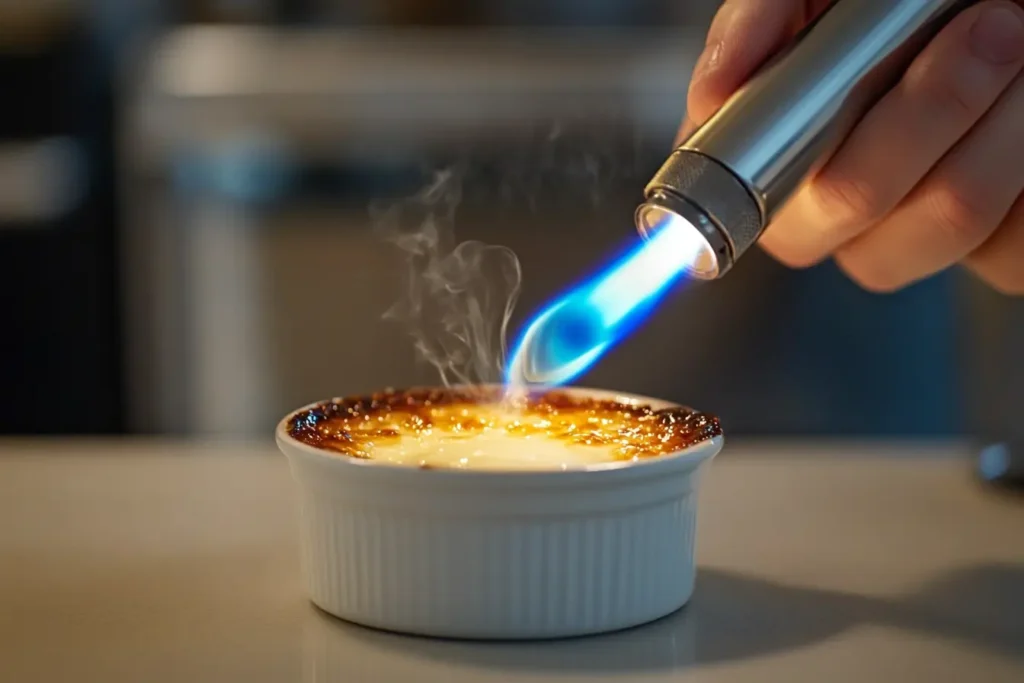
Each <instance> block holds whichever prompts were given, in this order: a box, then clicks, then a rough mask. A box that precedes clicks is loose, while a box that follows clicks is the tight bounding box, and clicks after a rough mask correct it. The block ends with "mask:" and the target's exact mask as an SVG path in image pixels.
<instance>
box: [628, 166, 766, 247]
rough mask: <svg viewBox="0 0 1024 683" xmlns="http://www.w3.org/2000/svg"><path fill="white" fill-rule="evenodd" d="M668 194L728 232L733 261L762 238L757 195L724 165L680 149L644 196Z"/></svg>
mask: <svg viewBox="0 0 1024 683" xmlns="http://www.w3.org/2000/svg"><path fill="white" fill-rule="evenodd" d="M659 191H660V192H668V193H672V194H676V195H679V196H681V197H684V198H685V199H686V200H688V201H689V202H691V203H692V204H695V205H696V206H698V207H699V208H700V209H701V210H702V211H704V212H705V213H707V215H708V217H709V218H711V219H712V220H713V221H714V222H715V223H717V224H718V226H719V227H720V228H721V229H722V231H723V232H724V233H725V237H726V239H727V240H728V242H729V243H730V245H731V246H732V251H733V261H735V260H737V259H739V257H740V256H741V255H742V254H743V252H745V251H746V250H747V249H748V248H750V246H751V245H752V244H754V242H756V241H757V238H758V237H760V236H761V231H762V230H763V228H764V221H763V217H762V213H761V207H760V205H759V204H758V202H757V200H756V199H755V198H754V195H753V194H751V192H750V191H749V190H748V189H747V188H746V186H745V185H744V184H743V183H742V182H740V180H739V179H738V178H737V177H736V176H735V175H733V174H732V172H731V171H729V170H728V169H727V168H726V167H725V166H723V165H722V164H720V163H718V162H717V161H715V160H713V159H711V158H710V157H707V156H704V155H703V154H701V153H700V152H694V151H692V150H687V149H677V150H676V151H675V152H673V153H672V155H671V156H670V157H669V158H668V160H667V161H666V162H665V163H664V164H663V165H662V167H661V168H660V169H659V170H658V172H657V173H655V174H654V177H653V178H652V179H651V182H650V183H648V185H647V189H646V190H645V194H646V195H647V196H648V197H651V196H652V195H653V194H655V193H657V192H659Z"/></svg>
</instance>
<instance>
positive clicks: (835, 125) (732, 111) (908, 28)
mask: <svg viewBox="0 0 1024 683" xmlns="http://www.w3.org/2000/svg"><path fill="white" fill-rule="evenodd" d="M970 4H972V0H839V1H838V2H836V3H834V4H833V6H832V7H831V8H829V9H828V10H827V11H826V12H825V13H824V14H823V15H822V16H821V17H819V18H818V20H817V21H815V22H814V23H813V24H812V25H810V26H809V27H807V29H805V30H804V31H803V32H802V33H801V34H800V36H799V37H798V38H797V39H796V40H795V41H794V42H793V44H792V45H791V46H790V47H789V48H787V49H786V50H785V51H784V52H783V53H782V54H780V55H779V56H778V57H776V58H775V59H773V60H772V61H771V62H770V63H769V64H768V65H767V66H766V67H765V68H764V69H763V70H762V71H761V72H760V73H759V74H758V75H756V76H755V77H754V78H752V79H751V80H750V81H749V82H748V83H747V84H746V85H745V86H744V87H743V88H741V89H740V90H739V91H738V92H737V93H736V94H735V95H734V96H733V97H732V98H731V99H730V100H729V101H728V102H727V103H726V104H725V105H724V106H723V107H722V109H721V110H719V111H718V113H716V114H715V115H714V116H713V117H712V118H711V119H710V120H709V121H707V122H706V123H705V124H704V125H703V126H702V127H701V128H699V129H698V130H697V131H696V132H694V134H693V135H692V136H691V137H690V138H689V139H687V140H686V141H685V142H684V143H683V144H682V145H681V148H682V149H683V150H689V151H695V152H700V153H701V154H704V155H706V156H708V157H710V158H712V159H714V160H716V161H718V162H719V163H720V164H722V165H723V166H725V167H726V168H728V169H729V170H730V171H731V172H732V173H733V174H734V175H735V177H736V178H737V179H738V180H739V181H741V182H742V183H743V184H744V185H746V187H747V188H748V190H749V191H750V192H751V193H752V195H753V196H754V197H755V199H756V200H757V202H758V204H759V205H760V207H761V210H762V214H763V215H762V226H761V228H762V229H763V228H764V227H765V226H767V224H768V223H769V222H771V219H772V217H773V216H774V215H775V213H776V212H777V211H778V210H779V208H781V206H782V205H783V204H784V203H785V202H786V200H787V199H788V198H789V197H790V196H791V195H792V194H793V192H794V191H795V190H796V189H797V188H798V187H799V186H800V184H801V183H802V182H803V181H804V180H805V179H806V178H807V177H808V176H809V175H810V174H812V173H813V172H814V171H815V170H817V169H818V168H820V166H821V165H822V164H823V163H824V162H825V161H827V160H828V158H829V156H831V154H832V153H833V152H834V151H835V150H836V148H837V147H838V146H839V144H840V143H841V142H842V140H843V139H844V138H845V137H846V135H847V134H848V133H849V132H850V130H851V129H852V128H853V126H854V125H855V124H856V123H857V121H858V120H859V119H860V117H861V116H862V115H863V114H864V113H865V111H866V110H867V108H868V107H870V106H871V105H872V104H873V103H874V102H875V101H877V99H878V98H879V97H880V96H881V94H883V93H884V92H885V91H886V90H887V89H888V88H889V87H890V86H891V85H892V84H893V83H894V82H895V80H896V79H898V78H899V76H900V74H901V72H902V70H903V69H904V68H905V67H906V66H907V65H908V64H909V62H910V61H911V60H912V59H913V57H914V56H915V55H916V54H917V53H918V52H919V51H920V50H921V48H922V47H923V46H924V45H925V44H926V43H927V41H928V40H929V39H930V38H931V37H933V36H934V35H935V34H936V33H937V32H938V31H939V30H940V29H941V28H942V26H944V25H945V24H946V23H947V22H948V21H949V19H950V18H951V17H952V16H954V15H955V13H956V12H957V11H959V10H961V9H963V8H964V7H966V6H968V5H970ZM689 163H691V160H690V159H689V158H688V157H686V156H679V155H678V154H677V155H675V156H674V157H673V158H672V159H670V160H669V162H668V163H667V164H666V166H671V165H673V164H684V165H685V164H689ZM669 172H670V171H669V170H668V169H666V168H663V169H662V171H661V172H659V175H666V174H668V173H669ZM682 175H683V176H684V177H686V176H687V173H683V174H682ZM678 190H679V192H680V193H681V194H682V195H683V196H685V197H687V198H688V199H690V201H692V202H693V203H695V204H697V205H698V206H700V207H702V208H704V207H705V205H706V204H707V203H709V202H714V201H720V200H717V199H716V198H715V197H711V196H708V195H706V194H705V190H703V189H699V190H698V189H690V188H685V187H684V188H678ZM648 191H649V192H650V191H652V189H651V188H649V189H648ZM723 229H724V230H725V231H726V232H727V233H730V235H731V234H732V231H733V230H734V226H733V225H730V224H725V225H723ZM756 236H757V235H754V239H756ZM730 241H731V242H733V243H735V244H736V256H737V257H738V256H739V255H740V254H742V252H743V251H744V249H745V248H746V247H747V246H749V242H752V241H754V240H753V239H751V237H750V235H749V231H744V232H743V234H742V236H741V237H736V236H731V237H730ZM723 272H724V271H723Z"/></svg>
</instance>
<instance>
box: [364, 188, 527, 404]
mask: <svg viewBox="0 0 1024 683" xmlns="http://www.w3.org/2000/svg"><path fill="white" fill-rule="evenodd" d="M462 175H463V173H462V171H461V170H460V169H457V168H451V169H448V170H445V171H441V172H439V173H437V174H436V175H435V177H434V179H433V181H432V182H431V183H430V184H429V185H428V186H427V187H426V188H425V189H423V190H422V191H420V192H419V193H417V194H416V195H414V196H412V197H409V198H407V199H404V200H400V201H398V202H394V203H391V204H389V205H388V206H387V207H386V208H385V209H383V210H375V211H373V214H374V219H375V230H376V232H377V233H378V234H380V235H381V236H382V237H383V238H384V239H386V240H388V241H389V242H391V243H392V244H394V245H396V246H397V247H398V248H399V249H401V250H402V251H403V252H404V253H405V255H406V263H407V266H408V268H407V272H406V281H405V290H404V293H403V294H402V296H401V298H400V299H399V300H398V301H397V302H396V303H395V304H394V305H393V306H392V307H391V308H390V309H389V310H388V311H387V312H386V313H385V314H384V317H385V319H388V320H393V321H396V322H398V323H400V324H402V325H403V326H405V327H406V329H407V330H408V331H409V334H410V335H411V336H412V338H413V340H414V343H415V348H416V353H417V354H418V356H419V357H420V358H422V359H423V360H425V361H427V362H428V363H430V364H431V365H433V366H434V367H435V368H437V371H438V373H440V375H441V381H442V382H443V383H444V385H445V386H451V385H453V384H473V385H475V384H491V383H500V382H501V381H502V377H503V374H504V366H505V355H506V351H507V349H506V346H505V337H506V328H507V327H508V322H509V318H510V317H511V315H512V309H513V308H514V307H515V303H516V299H517V298H518V296H519V285H520V281H521V278H522V273H521V270H520V266H519V259H518V258H517V257H516V255H515V253H514V252H513V251H512V250H510V249H508V248H506V247H501V246H491V245H487V244H483V243H481V242H477V241H468V242H462V243H461V244H457V243H456V241H455V232H454V218H455V210H456V208H457V207H458V204H459V202H460V200H461V199H462V181H463V178H462Z"/></svg>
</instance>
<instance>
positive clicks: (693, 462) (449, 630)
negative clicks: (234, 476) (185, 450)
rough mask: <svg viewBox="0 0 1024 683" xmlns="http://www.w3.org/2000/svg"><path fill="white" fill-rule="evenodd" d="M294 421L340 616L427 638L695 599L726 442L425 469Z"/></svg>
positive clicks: (516, 633)
mask: <svg viewBox="0 0 1024 683" xmlns="http://www.w3.org/2000/svg"><path fill="white" fill-rule="evenodd" d="M566 391H570V392H572V393H574V394H576V395H583V396H593V397H600V398H615V399H616V400H620V401H629V402H640V403H646V404H649V405H652V406H654V407H655V408H665V407H669V406H671V405H673V404H670V403H667V402H665V401H659V400H656V399H649V398H645V397H641V396H633V395H628V394H618V393H614V392H608V391H597V390H590V389H567V390H566ZM301 410H305V409H301ZM296 412H300V411H296ZM290 418H291V416H289V417H287V418H285V419H284V420H282V422H281V424H280V425H278V428H277V443H278V445H279V446H280V448H281V450H282V452H283V453H284V454H285V455H286V456H287V457H288V460H289V463H290V465H291V471H292V475H293V476H294V478H295V481H296V482H297V484H298V491H299V500H300V502H301V511H302V515H301V526H302V529H301V531H302V552H303V565H304V571H305V573H306V577H307V581H308V586H309V591H310V597H311V599H312V601H313V602H314V603H315V604H316V605H317V606H319V607H320V608H321V609H323V610H325V611H326V612H329V613H331V614H334V615H335V616H338V617H341V618H342V619H345V620H348V621H353V622H356V623H360V624H363V625H366V626H373V627H377V628H382V629H387V630H392V631H401V632H406V633H415V634H421V635H431V636H445V637H455V638H478V639H527V638H530V639H532V638H556V637H567V636H578V635H585V634H591V633H600V632H605V631H612V630H617V629H622V628H627V627H630V626H637V625H639V624H643V623H646V622H648V621H653V620H655V619H658V618H660V617H663V616H665V615H667V614H670V613H672V612H674V611H676V610H678V609H679V608H680V607H682V606H683V605H684V604H686V602H687V601H688V600H689V599H690V595H691V593H692V592H693V584H694V575H695V571H696V566H695V562H694V529H695V525H696V517H697V496H696V494H697V484H698V475H699V471H700V469H701V465H702V464H704V463H706V462H708V461H710V460H711V458H713V457H714V456H715V455H716V454H717V453H718V451H719V450H721V448H722V443H723V439H722V437H716V438H714V439H712V440H710V441H706V442H704V443H701V444H699V445H697V446H694V447H693V448H689V449H687V450H685V451H682V452H680V453H676V454H673V455H667V456H662V457H658V458H652V459H650V460H644V461H640V462H637V463H608V464H604V465H600V466H595V467H591V468H588V469H586V470H573V471H554V472H516V473H505V472H487V471H479V470H476V471H474V470H469V471H466V470H421V469H418V468H411V467H402V466H396V465H389V464H384V463H379V462H374V461H372V460H358V459H354V458H347V457H345V456H342V455H337V454H331V453H330V452H326V451H322V450H318V449H316V448H313V447H311V446H308V445H306V444H303V443H301V442H299V441H297V440H295V439H293V438H291V437H290V436H289V435H288V433H287V423H288V420H289V419H290Z"/></svg>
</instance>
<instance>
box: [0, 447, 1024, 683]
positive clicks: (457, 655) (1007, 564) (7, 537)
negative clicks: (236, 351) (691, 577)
mask: <svg viewBox="0 0 1024 683" xmlns="http://www.w3.org/2000/svg"><path fill="white" fill-rule="evenodd" d="M969 455H970V451H969V450H968V449H966V448H959V447H957V446H916V447H915V446H913V445H910V444H907V443H906V442H904V443H903V444H902V445H895V444H887V443H885V442H872V443H871V444H870V445H862V446H857V445H856V444H845V445H844V444H841V443H831V444H830V443H810V442H788V443H785V444H776V445H774V446H771V447H768V446H765V445H760V446H759V445H757V444H742V443H740V444H733V445H732V446H729V447H727V451H726V453H725V454H724V455H723V457H722V458H721V459H719V460H716V462H715V463H714V465H713V466H712V467H711V468H710V469H709V470H708V473H707V475H706V478H705V479H704V481H703V483H702V491H701V502H700V505H701V509H700V520H699V523H698V533H697V538H698V557H699V563H700V570H699V573H698V576H697V589H696V593H695V594H694V598H693V601H692V602H691V604H690V605H689V606H688V607H686V608H685V609H683V610H681V611H680V612H677V613H676V614H674V615H672V616H670V617H668V618H666V619H664V620H662V621H659V622H657V623H654V624H651V625H650V626H648V627H645V628H640V629H633V630H630V631H625V632H622V633H617V634H612V635H609V636H605V637H595V638H582V639H575V640H567V641H558V642H551V643H520V644H508V643H461V642H455V641H440V640H430V639H421V638H407V637H402V636H397V635H392V634H387V633H380V632H376V631H371V630H368V629H363V628H359V627H356V626H350V625H348V624H345V623H343V622H340V621H338V620H336V619H332V618H330V617H327V616H325V615H323V614H322V613H320V612H318V611H317V610H316V609H315V608H313V607H312V606H311V605H310V604H309V601H308V600H307V598H306V593H305V587H304V585H303V581H302V574H301V563H300V552H299V538H298V530H299V527H298V523H297V517H296V515H297V512H298V510H297V508H296V500H295V497H294V494H293V491H292V486H293V484H292V481H291V477H290V475H289V471H288V465H287V462H286V461H285V459H284V458H283V457H282V456H281V455H280V454H279V453H277V452H276V450H275V449H274V447H273V445H271V444H270V443H269V442H268V443H265V444H250V445H245V444H235V445H229V444H225V443H220V444H202V443H193V444H186V443H167V442H163V443H161V442H154V441H116V442H96V441H21V442H10V441H6V442H0V605H2V606H3V607H2V609H0V680H3V681H4V682H5V683H7V682H8V681H10V682H11V683H44V682H45V683H49V682H51V681H69V682H72V681H73V682H74V683H138V682H140V681H145V682H146V683H178V682H182V683H185V682H187V683H195V682H199V681H224V682H225V683H227V682H234V681H246V682H247V683H263V682H266V683H271V682H273V683H284V682H287V683H296V682H300V681H301V682H304V683H351V682H353V681H367V682H372V683H410V682H412V681H415V682H417V683H492V682H493V683H518V682H520V681H522V682H529V683H577V682H579V681H589V680H600V681H602V682H603V683H637V682H638V681H643V682H644V683H677V682H678V683H684V682H685V683H740V682H742V681H787V682H792V683H800V682H802V681H808V682H811V681H813V682H815V683H817V682H820V681H828V682H829V683H863V682H864V681H870V680H878V681H930V682H932V683H945V682H947V681H948V682H949V683H954V682H955V683H961V682H962V681H985V682H986V683H1001V682H1003V681H1006V682H1007V683H1010V682H1015V683H1019V682H1020V681H1021V680H1024V611H1022V610H1020V609H1016V608H1015V606H1017V605H1021V604H1024V545H1022V544H1021V543H1020V529H1021V513H1022V506H1021V503H1020V501H1019V500H1015V499H1014V498H1012V497H1007V496H1001V495H996V494H991V495H990V494H988V493H986V489H985V488H984V487H982V486H979V485H976V484H975V483H974V482H973V481H972V480H971V476H970V468H969V466H968V465H967V459H968V457H969Z"/></svg>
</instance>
